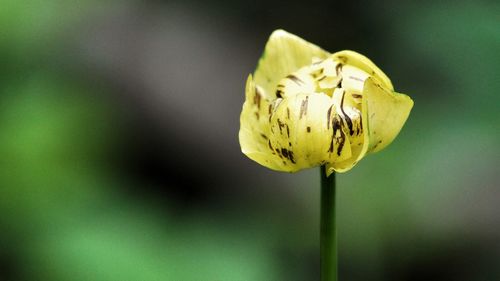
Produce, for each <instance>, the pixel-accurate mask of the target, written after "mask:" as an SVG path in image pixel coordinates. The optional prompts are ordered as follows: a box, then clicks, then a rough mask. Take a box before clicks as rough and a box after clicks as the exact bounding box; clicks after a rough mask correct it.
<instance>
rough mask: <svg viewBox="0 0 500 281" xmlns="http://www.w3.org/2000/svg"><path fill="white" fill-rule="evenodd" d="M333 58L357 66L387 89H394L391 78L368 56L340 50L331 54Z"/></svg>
mask: <svg viewBox="0 0 500 281" xmlns="http://www.w3.org/2000/svg"><path fill="white" fill-rule="evenodd" d="M333 58H334V59H336V60H339V61H341V62H342V63H343V64H347V65H351V66H355V67H358V68H359V69H361V70H363V71H365V72H366V73H367V74H368V75H371V76H373V77H375V78H376V79H377V80H379V81H380V83H382V84H383V85H384V86H385V87H386V88H388V89H389V90H394V87H393V86H392V83H391V80H390V79H389V77H387V75H385V73H384V72H383V71H382V70H381V69H380V68H378V67H377V66H376V65H375V64H374V63H373V62H372V61H371V60H370V59H369V58H367V57H365V56H363V55H362V54H359V53H356V52H354V51H349V50H345V51H340V52H336V53H334V54H333Z"/></svg>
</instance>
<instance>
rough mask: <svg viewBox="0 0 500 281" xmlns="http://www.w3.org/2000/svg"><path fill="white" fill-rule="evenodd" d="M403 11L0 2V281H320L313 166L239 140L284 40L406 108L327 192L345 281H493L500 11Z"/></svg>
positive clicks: (313, 5)
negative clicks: (250, 84)
mask: <svg viewBox="0 0 500 281" xmlns="http://www.w3.org/2000/svg"><path fill="white" fill-rule="evenodd" d="M413 2H414V1H411V2H410V1H396V0H394V1H372V2H371V3H361V2H358V1H342V2H334V1H328V2H327V1H325V2H323V1H317V0H308V1H288V2H286V3H281V2H280V1H262V0H257V1H241V2H237V1H227V0H226V1H224V0H221V1H201V0H188V1H180V0H179V1H133V0H122V1H118V0H115V1H99V0H89V1H65V0H43V1H42V0H0V93H1V94H0V280H5V281H21V280H23V281H24V280H26V281H28V280H47V281H66V280H76V281H79V280H82V281H83V280H95V281H101V280H102V281H115V280H116V281H123V280H137V281H150V280H174V281H177V280H181V281H183V280H187V281H190V280H208V281H211V280H227V281H237V280H245V281H247V280H287V281H288V280H290V281H294V280H297V281H298V280H318V278H319V274H318V272H319V256H318V254H319V232H318V229H319V225H318V223H319V171H318V169H311V170H307V171H303V172H300V173H297V174H285V173H277V172H273V171H270V170H267V169H266V168H264V167H261V166H259V165H257V164H256V163H254V162H252V161H251V160H249V159H247V158H246V157H245V156H244V155H243V154H242V153H241V152H240V147H239V144H238V137H237V136H238V130H239V114H240V110H241V106H242V104H243V100H244V84H245V80H246V77H247V75H248V73H251V72H253V70H254V68H255V66H256V63H257V60H258V58H259V56H260V54H261V52H262V50H263V47H264V44H265V42H266V40H267V37H268V36H269V35H270V33H271V32H272V31H273V30H274V29H277V28H283V29H285V30H287V31H289V32H292V33H295V34H297V35H299V36H301V37H303V38H305V39H306V40H308V41H311V42H314V43H316V44H318V45H319V46H322V47H323V48H324V49H326V50H329V51H331V52H334V51H338V50H342V49H352V50H355V51H358V52H361V53H363V54H365V55H367V56H368V57H370V58H371V59H372V60H374V61H375V62H376V63H377V64H378V65H379V66H380V67H381V68H382V69H383V70H384V71H385V72H386V73H387V74H388V75H389V77H391V79H392V81H393V83H394V85H395V87H396V89H397V90H398V91H400V92H404V93H407V94H408V95H410V96H411V97H412V98H413V99H414V101H415V107H414V109H413V111H412V113H411V115H410V118H409V120H408V122H407V124H406V126H405V127H404V129H403V130H402V132H401V134H400V135H399V137H398V138H397V139H396V140H395V141H394V143H393V144H392V145H391V146H389V147H388V148H387V149H386V150H384V151H383V152H382V153H380V154H375V155H371V156H369V157H367V158H366V159H364V160H363V161H362V162H361V163H360V164H359V165H358V166H356V168H355V169H353V170H352V171H350V172H349V173H346V174H341V175H338V177H337V181H338V183H337V185H338V216H339V217H338V224H339V226H338V227H339V244H340V280H345V281H347V280H349V281H366V280H384V281H391V280H398V281H399V280H408V281H410V280H430V281H432V280H440V281H441V280H458V281H461V280H464V281H466V280H467V281H470V280H476V281H481V280H485V281H490V280H500V267H499V265H500V187H499V182H500V181H499V164H500V163H499V162H500V161H499V159H500V157H499V156H500V149H499V147H498V145H499V137H500V130H499V121H500V112H499V105H500V95H499V91H500V79H499V74H498V73H499V71H500V67H499V65H500V16H499V15H500V4H499V3H498V1H452V0H448V1H418V4H416V3H417V2H415V3H413Z"/></svg>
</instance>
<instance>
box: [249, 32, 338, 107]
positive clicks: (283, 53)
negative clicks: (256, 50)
mask: <svg viewBox="0 0 500 281" xmlns="http://www.w3.org/2000/svg"><path fill="white" fill-rule="evenodd" d="M328 56H329V53H328V52H326V51H324V50H323V49H321V48H320V47H318V46H316V45H314V44H311V43H309V42H307V41H305V40H303V39H301V38H299V37H297V36H295V35H293V34H290V33H288V32H286V31H284V30H276V31H274V32H273V33H272V34H271V36H270V37H269V40H268V41H267V44H266V47H265V49H264V53H263V54H262V57H261V58H260V60H259V63H258V65H257V69H256V70H255V73H254V77H255V83H256V84H257V85H259V86H260V87H262V88H263V89H264V91H265V95H266V96H268V97H270V96H273V97H274V93H275V92H276V86H277V84H278V82H279V81H280V80H281V79H282V78H284V77H285V76H287V75H288V74H290V73H292V72H294V71H296V70H298V69H299V68H301V67H303V66H306V65H309V64H311V63H312V61H313V59H318V60H321V59H325V58H326V57H328Z"/></svg>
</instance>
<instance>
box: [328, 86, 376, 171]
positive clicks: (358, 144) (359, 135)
mask: <svg viewBox="0 0 500 281" xmlns="http://www.w3.org/2000/svg"><path fill="white" fill-rule="evenodd" d="M346 96H347V97H348V98H349V99H351V101H348V102H347V105H348V106H351V105H352V103H354V101H353V100H352V97H353V96H352V93H347V94H346ZM356 96H359V95H357V94H356ZM352 108H354V106H351V107H347V108H346V109H345V110H344V111H345V112H346V114H347V115H348V116H349V118H350V119H351V120H352V122H353V127H354V128H357V131H356V134H355V135H352V136H351V138H350V142H351V153H352V155H351V157H350V158H348V159H346V160H344V161H337V162H332V163H328V164H327V165H326V175H327V176H330V174H332V173H333V172H338V173H343V172H347V171H349V170H350V169H352V168H353V167H354V166H355V165H356V164H357V163H358V162H359V161H360V160H361V159H362V158H363V157H365V155H366V153H367V152H368V145H369V142H368V130H367V129H366V128H368V117H367V99H366V98H365V96H363V95H361V112H353V111H354V110H353V109H352ZM349 109H351V110H349ZM344 119H345V118H344Z"/></svg>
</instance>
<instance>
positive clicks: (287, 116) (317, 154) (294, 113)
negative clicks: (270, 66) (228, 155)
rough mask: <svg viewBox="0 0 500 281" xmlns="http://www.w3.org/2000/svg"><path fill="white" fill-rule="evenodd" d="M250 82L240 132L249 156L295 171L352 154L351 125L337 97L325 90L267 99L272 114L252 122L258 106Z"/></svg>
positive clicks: (258, 160) (275, 167) (273, 166)
mask: <svg viewBox="0 0 500 281" xmlns="http://www.w3.org/2000/svg"><path fill="white" fill-rule="evenodd" d="M250 79H251V78H250ZM249 83H250V87H247V88H248V89H249V91H247V93H250V94H247V100H246V101H245V104H244V106H243V112H242V116H241V124H242V125H241V129H240V135H239V137H240V144H241V147H242V151H243V153H244V154H246V155H247V156H248V157H249V158H251V159H252V160H254V161H256V162H258V163H259V164H261V165H263V166H265V167H268V168H270V169H273V170H278V171H287V172H295V171H298V170H301V169H305V168H310V167H315V166H319V165H323V164H327V163H333V162H341V161H344V160H347V159H350V158H351V157H352V152H351V140H350V138H351V136H350V135H349V128H348V126H347V125H346V124H347V123H346V122H345V120H344V118H345V117H344V116H343V115H342V114H339V112H337V106H336V105H335V104H334V99H332V98H331V97H329V96H327V95H325V94H322V93H307V94H304V93H301V94H297V95H294V96H291V97H286V98H283V99H278V100H277V101H275V102H274V103H273V104H270V103H268V104H269V105H270V106H269V105H268V106H269V108H271V113H272V114H271V115H270V118H269V117H268V118H265V119H262V117H260V119H259V120H260V121H259V122H258V124H260V126H259V127H258V126H256V125H254V124H252V122H255V121H256V120H255V118H256V117H255V118H254V117H252V115H254V116H255V114H254V112H256V110H257V109H256V108H255V107H256V105H255V103H254V102H253V97H252V84H253V82H252V81H251V80H250V82H249ZM261 106H262V105H261ZM245 114H247V115H248V116H244V115H245Z"/></svg>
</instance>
